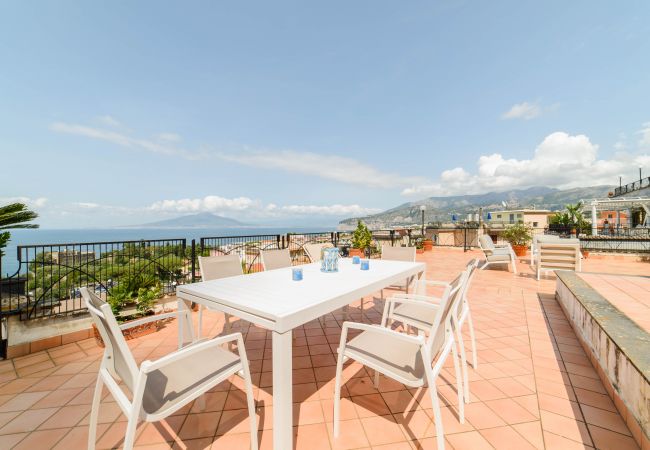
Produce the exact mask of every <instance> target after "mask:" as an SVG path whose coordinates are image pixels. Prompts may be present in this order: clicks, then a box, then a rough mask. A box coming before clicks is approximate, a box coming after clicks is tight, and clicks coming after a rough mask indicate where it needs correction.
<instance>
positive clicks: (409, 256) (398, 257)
mask: <svg viewBox="0 0 650 450" xmlns="http://www.w3.org/2000/svg"><path fill="white" fill-rule="evenodd" d="M415 250H416V249H415V247H392V246H389V245H384V246H382V247H381V259H384V260H389V261H406V262H415ZM411 282H412V278H411V279H407V280H405V281H404V283H400V284H393V285H391V286H389V287H388V289H400V290H404V291H406V292H407V293H408V288H409V285H410V284H411ZM381 298H384V291H383V289H382V292H381Z"/></svg>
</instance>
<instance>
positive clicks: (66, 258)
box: [51, 250, 95, 266]
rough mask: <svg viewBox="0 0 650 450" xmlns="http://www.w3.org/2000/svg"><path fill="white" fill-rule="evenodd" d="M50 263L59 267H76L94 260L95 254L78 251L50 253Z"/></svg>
mask: <svg viewBox="0 0 650 450" xmlns="http://www.w3.org/2000/svg"><path fill="white" fill-rule="evenodd" d="M51 256H52V262H53V263H54V264H59V265H61V266H78V265H81V264H87V263H89V262H91V261H94V260H95V252H92V251H79V250H63V251H60V252H52V253H51Z"/></svg>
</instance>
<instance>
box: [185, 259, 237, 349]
mask: <svg viewBox="0 0 650 450" xmlns="http://www.w3.org/2000/svg"><path fill="white" fill-rule="evenodd" d="M199 270H200V271H201V280H202V281H210V280H218V279H220V278H228V277H236V276H239V275H243V274H244V269H243V268H242V263H241V259H239V255H237V254H231V255H219V256H199ZM203 308H204V306H203V305H201V304H200V305H199V314H198V316H199V317H198V322H199V323H198V327H197V332H196V335H197V336H198V338H199V339H200V338H201V331H202V329H203ZM224 317H225V324H224V330H225V332H226V334H228V333H230V329H231V325H230V317H231V316H230V314H228V313H225V314H224Z"/></svg>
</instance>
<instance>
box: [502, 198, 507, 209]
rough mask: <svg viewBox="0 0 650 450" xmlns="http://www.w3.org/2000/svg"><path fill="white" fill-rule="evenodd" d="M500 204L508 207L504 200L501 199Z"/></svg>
mask: <svg viewBox="0 0 650 450" xmlns="http://www.w3.org/2000/svg"><path fill="white" fill-rule="evenodd" d="M501 204H502V205H503V207H504V208H507V207H508V204H507V203H506V201H505V200H502V201H501Z"/></svg>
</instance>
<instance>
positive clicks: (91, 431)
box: [88, 374, 104, 450]
mask: <svg viewBox="0 0 650 450" xmlns="http://www.w3.org/2000/svg"><path fill="white" fill-rule="evenodd" d="M103 390H104V382H103V381H102V377H101V375H99V374H98V375H97V382H96V383H95V393H94V394H93V403H92V406H91V408H90V423H89V424H88V450H94V449H95V440H96V439H97V417H98V416H99V403H100V401H101V399H102V391H103Z"/></svg>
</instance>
